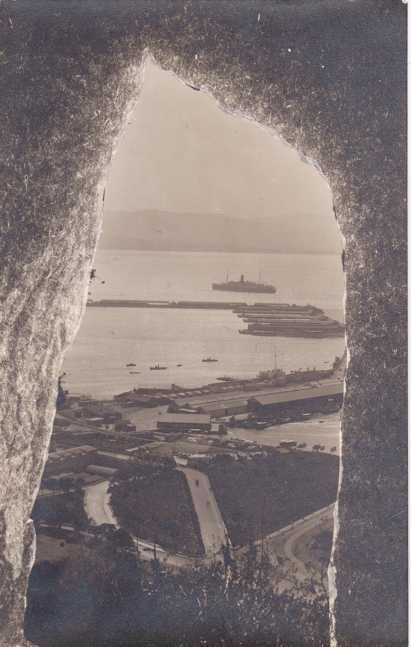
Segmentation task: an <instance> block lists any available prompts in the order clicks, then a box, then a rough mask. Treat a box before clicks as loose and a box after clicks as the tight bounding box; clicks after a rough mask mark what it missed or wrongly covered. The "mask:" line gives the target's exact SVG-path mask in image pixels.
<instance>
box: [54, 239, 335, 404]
mask: <svg viewBox="0 0 411 647" xmlns="http://www.w3.org/2000/svg"><path fill="white" fill-rule="evenodd" d="M95 267H96V269H97V279H96V281H95V282H94V284H93V286H92V289H91V291H92V294H91V296H92V298H93V299H102V298H129V299H130V298H136V299H145V298H147V299H169V300H182V299H185V300H204V301H207V300H213V301H217V300H219V301H228V300H229V301H246V302H248V303H254V302H258V301H259V302H261V301H266V302H270V301H276V302H287V303H297V304H306V303H310V304H313V305H316V306H319V307H320V308H323V309H324V310H325V312H326V313H327V314H329V315H330V316H332V317H334V318H335V319H339V320H340V321H342V318H343V310H342V299H343V291H344V279H343V273H342V270H341V262H340V258H339V257H338V256H321V255H318V256H314V255H295V254H293V255H287V254H225V253H204V252H201V253H200V252H192V253H191V252H137V251H128V250H127V251H112V250H100V251H99V252H98V254H97V258H96V261H95ZM227 273H228V274H229V278H230V279H238V278H239V276H240V274H244V275H245V277H246V278H247V279H250V280H259V279H261V280H262V281H264V282H266V283H274V285H276V286H277V294H276V295H261V294H257V295H246V294H231V293H228V292H214V291H212V290H211V283H212V282H213V281H223V280H225V278H226V274H227ZM102 281H104V283H102ZM243 327H244V324H243V322H242V321H241V320H240V319H239V318H238V317H237V316H236V315H234V314H233V313H231V312H225V311H210V310H209V311H202V312H200V311H198V310H192V311H187V310H184V311H183V310H152V309H146V310H144V309H125V308H89V309H88V310H87V311H86V315H85V317H84V320H83V323H82V326H81V329H80V332H79V334H78V336H77V339H76V340H75V343H74V345H73V347H72V348H71V349H70V350H69V352H68V353H67V355H66V359H65V366H64V370H65V371H66V372H67V378H66V383H65V384H66V387H67V388H68V389H69V390H70V391H71V392H75V393H88V394H90V395H93V396H96V397H110V396H112V395H113V394H116V393H119V392H121V391H124V390H127V389H130V388H133V387H139V386H156V385H164V386H167V385H170V384H172V383H174V384H179V385H181V386H187V387H188V386H200V385H202V384H205V383H207V382H211V381H214V380H215V379H216V378H217V377H219V376H222V375H228V376H231V377H252V376H254V375H255V374H256V373H258V371H260V370H263V369H268V368H273V366H274V365H275V363H277V366H278V367H281V368H283V369H284V370H287V371H288V370H291V369H297V368H308V367H314V366H315V367H317V368H325V367H327V366H330V365H331V364H332V362H333V360H334V357H335V356H336V355H341V354H342V352H343V350H344V339H342V338H340V339H296V338H281V337H277V338H269V337H268V338H264V337H253V336H249V335H240V334H239V333H238V329H239V328H243ZM208 356H212V357H216V358H217V359H218V362H215V363H212V364H205V363H202V362H201V360H202V359H203V358H204V357H208ZM129 362H134V363H135V364H136V367H133V368H127V367H126V364H127V363H129ZM155 363H160V364H162V365H165V366H167V367H168V369H167V370H166V371H150V366H151V365H153V364H155ZM177 364H182V365H183V366H182V367H177ZM130 371H140V374H139V375H131V374H130Z"/></svg>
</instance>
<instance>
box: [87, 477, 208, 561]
mask: <svg viewBox="0 0 411 647" xmlns="http://www.w3.org/2000/svg"><path fill="white" fill-rule="evenodd" d="M109 485H110V482H109V481H102V482H101V483H98V484H97V485H89V486H87V487H86V488H85V495H84V508H85V510H86V512H87V515H88V516H89V518H90V519H91V520H92V521H93V523H94V524H96V525H97V526H100V525H101V524H103V523H110V524H112V525H114V526H116V528H119V527H120V526H119V524H118V522H117V519H116V518H115V516H114V514H113V511H112V509H111V506H110V494H109V492H108V488H109ZM133 539H134V542H135V544H136V547H137V548H138V549H139V551H140V557H141V558H142V559H153V557H154V553H155V554H156V556H157V559H158V560H159V561H160V562H164V563H165V562H166V563H167V564H168V565H169V566H175V567H177V568H184V567H186V568H187V567H192V566H193V565H194V563H195V560H194V559H193V558H191V557H187V556H185V555H173V554H171V553H169V552H168V551H166V550H165V549H164V548H162V547H161V546H159V545H158V544H156V546H154V544H153V543H151V542H149V541H146V540H145V539H140V538H139V537H134V538H133Z"/></svg>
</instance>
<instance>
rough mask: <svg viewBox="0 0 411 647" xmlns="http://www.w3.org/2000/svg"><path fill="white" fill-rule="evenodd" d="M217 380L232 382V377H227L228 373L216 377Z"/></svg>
mask: <svg viewBox="0 0 411 647" xmlns="http://www.w3.org/2000/svg"><path fill="white" fill-rule="evenodd" d="M217 380H220V382H234V378H233V377H228V375H223V376H222V377H218V378H217Z"/></svg>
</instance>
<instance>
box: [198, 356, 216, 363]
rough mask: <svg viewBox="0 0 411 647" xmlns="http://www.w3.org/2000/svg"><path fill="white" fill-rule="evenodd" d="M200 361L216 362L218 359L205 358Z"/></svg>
mask: <svg viewBox="0 0 411 647" xmlns="http://www.w3.org/2000/svg"><path fill="white" fill-rule="evenodd" d="M201 361H202V362H218V359H216V358H215V357H205V358H204V359H202V360H201Z"/></svg>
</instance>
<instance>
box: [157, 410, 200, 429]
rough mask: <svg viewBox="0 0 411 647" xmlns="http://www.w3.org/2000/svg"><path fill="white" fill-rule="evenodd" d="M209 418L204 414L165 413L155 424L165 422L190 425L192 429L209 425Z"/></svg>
mask: <svg viewBox="0 0 411 647" xmlns="http://www.w3.org/2000/svg"><path fill="white" fill-rule="evenodd" d="M210 421H211V418H210V416H208V415H206V414H204V413H185V414H184V413H183V414H182V413H165V414H163V415H162V416H160V417H159V418H158V421H157V422H166V423H174V424H187V423H188V424H192V425H193V427H195V426H196V425H208V424H210Z"/></svg>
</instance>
